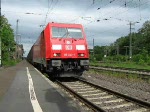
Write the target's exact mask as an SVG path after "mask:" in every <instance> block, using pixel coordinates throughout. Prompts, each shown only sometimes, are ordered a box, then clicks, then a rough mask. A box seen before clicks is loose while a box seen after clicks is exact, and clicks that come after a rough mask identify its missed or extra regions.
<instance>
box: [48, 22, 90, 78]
mask: <svg viewBox="0 0 150 112" xmlns="http://www.w3.org/2000/svg"><path fill="white" fill-rule="evenodd" d="M50 31H51V33H50V35H51V36H50V47H51V53H50V57H51V58H50V60H49V67H48V68H49V70H50V72H52V73H53V74H54V72H55V75H56V74H57V75H58V76H59V77H60V76H62V77H63V76H69V77H70V76H71V75H73V76H74V75H75V76H80V75H82V73H83V71H84V70H88V68H89V60H88V58H89V54H88V49H87V43H86V38H85V34H84V33H83V28H82V26H81V25H75V26H73V25H68V26H67V25H65V26H57V25H54V26H52V27H51V29H50Z"/></svg>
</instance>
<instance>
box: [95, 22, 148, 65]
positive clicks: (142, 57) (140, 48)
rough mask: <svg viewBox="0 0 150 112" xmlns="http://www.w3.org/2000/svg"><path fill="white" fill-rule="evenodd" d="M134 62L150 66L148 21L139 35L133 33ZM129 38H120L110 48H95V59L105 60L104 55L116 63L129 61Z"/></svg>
mask: <svg viewBox="0 0 150 112" xmlns="http://www.w3.org/2000/svg"><path fill="white" fill-rule="evenodd" d="M131 36H132V51H133V58H132V61H135V62H138V63H149V64H150V21H146V22H145V23H144V24H143V26H142V28H140V29H139V30H138V32H137V33H132V34H131ZM129 37H130V35H127V36H124V37H120V38H119V39H117V40H116V41H115V42H114V43H112V44H111V45H110V46H105V47H104V46H103V47H100V46H95V47H94V51H95V58H96V59H97V60H103V59H104V54H106V55H107V59H109V60H113V61H114V60H115V61H127V60H128V59H129Z"/></svg>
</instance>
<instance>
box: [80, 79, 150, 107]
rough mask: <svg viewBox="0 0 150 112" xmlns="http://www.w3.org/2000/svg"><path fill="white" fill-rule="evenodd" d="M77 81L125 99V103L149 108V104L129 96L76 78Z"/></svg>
mask: <svg viewBox="0 0 150 112" xmlns="http://www.w3.org/2000/svg"><path fill="white" fill-rule="evenodd" d="M78 79H79V81H81V82H84V83H86V84H88V85H91V86H93V87H95V88H97V89H102V90H104V91H107V92H109V93H112V94H114V95H116V96H118V97H121V98H123V99H125V100H127V101H130V102H133V103H136V104H138V105H141V106H144V107H146V108H149V107H150V103H149V102H146V101H142V100H139V99H136V98H133V97H130V96H127V95H124V94H121V93H119V92H116V91H113V90H110V89H107V88H104V87H102V86H99V85H96V84H93V83H91V82H88V81H86V80H83V79H80V78H78Z"/></svg>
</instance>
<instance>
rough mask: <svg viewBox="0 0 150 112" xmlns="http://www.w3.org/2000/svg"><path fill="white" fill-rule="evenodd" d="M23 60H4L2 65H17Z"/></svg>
mask: <svg viewBox="0 0 150 112" xmlns="http://www.w3.org/2000/svg"><path fill="white" fill-rule="evenodd" d="M20 61H21V60H7V61H3V62H2V66H4V67H10V66H15V65H16V64H17V63H19V62H20Z"/></svg>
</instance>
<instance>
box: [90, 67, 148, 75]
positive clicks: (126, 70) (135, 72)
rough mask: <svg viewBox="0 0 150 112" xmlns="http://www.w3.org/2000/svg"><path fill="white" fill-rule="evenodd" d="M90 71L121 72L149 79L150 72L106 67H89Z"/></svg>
mask: <svg viewBox="0 0 150 112" xmlns="http://www.w3.org/2000/svg"><path fill="white" fill-rule="evenodd" d="M90 69H96V70H105V71H113V72H123V73H129V74H138V75H141V76H146V77H150V71H143V70H142V71H141V70H138V69H125V68H111V67H110V68H108V67H95V66H90Z"/></svg>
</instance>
